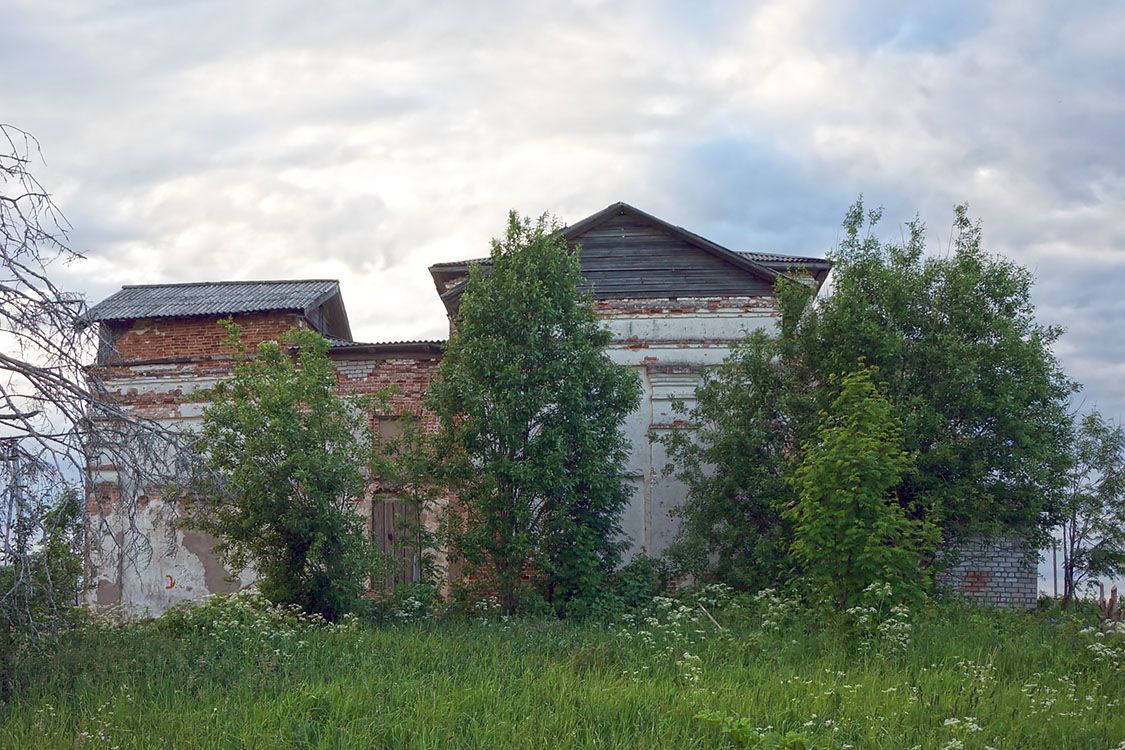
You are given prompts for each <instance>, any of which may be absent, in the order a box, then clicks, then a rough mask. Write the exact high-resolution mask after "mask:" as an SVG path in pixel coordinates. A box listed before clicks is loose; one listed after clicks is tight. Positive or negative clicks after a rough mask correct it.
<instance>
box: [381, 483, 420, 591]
mask: <svg viewBox="0 0 1125 750" xmlns="http://www.w3.org/2000/svg"><path fill="white" fill-rule="evenodd" d="M421 520H422V519H421V516H420V514H419V513H418V506H417V504H415V503H405V502H403V501H402V500H400V499H399V498H398V497H396V496H394V495H377V496H376V497H375V498H374V499H373V500H372V502H371V537H372V539H374V540H375V543H376V544H378V545H379V548H380V549H381V550H382V551H383V552H385V553H386V554H388V555H390V557H391V558H392V560H393V563H394V565H393V568H392V570H391V571H390V572H389V573H388V575H387V578H386V580H385V581H382V582H380V581H372V584H373V587H374V588H382V589H383V590H385V591H389V590H390V589H391V588H393V587H394V586H395V585H397V584H400V583H417V582H419V581H421V580H422V548H421V543H420V540H419V530H420V528H421V526H420V525H421Z"/></svg>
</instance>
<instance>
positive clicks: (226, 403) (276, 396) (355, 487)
mask: <svg viewBox="0 0 1125 750" xmlns="http://www.w3.org/2000/svg"><path fill="white" fill-rule="evenodd" d="M226 326H227V329H228V333H229V336H228V338H227V344H228V345H229V346H231V347H232V348H233V349H234V351H235V352H236V358H235V363H234V368H233V372H232V374H231V376H230V377H229V378H226V379H224V380H222V381H220V382H219V383H217V384H216V385H215V386H214V387H213V388H211V389H209V390H208V391H207V392H206V393H203V394H201V399H204V400H206V401H207V402H208V404H207V406H206V408H205V409H204V412H203V426H202V429H201V432H200V435H199V439H198V441H197V449H198V451H199V453H200V454H201V456H202V460H203V463H204V465H205V468H206V469H207V470H208V476H209V480H208V481H207V483H206V484H205V485H202V486H201V487H199V488H196V492H195V493H194V495H195V496H194V498H193V499H194V502H193V506H192V511H193V512H192V514H191V522H192V523H193V524H194V525H195V526H197V527H199V528H202V529H203V530H206V531H208V532H210V533H212V534H214V535H215V536H217V537H218V538H219V539H220V544H219V545H218V548H217V551H218V552H219V553H220V554H221V555H222V556H223V557H224V559H225V560H226V561H227V562H228V563H229V564H230V565H231V566H233V567H234V568H236V569H242V568H244V567H245V566H247V565H248V564H253V566H254V567H255V568H256V570H257V572H258V576H259V577H258V586H259V588H260V590H261V591H262V593H263V594H265V595H266V596H267V597H268V598H269V599H270V600H272V601H274V602H278V603H285V604H298V605H300V606H301V607H303V608H304V609H305V610H306V611H308V612H313V613H317V614H320V615H322V616H324V617H325V618H327V619H330V620H331V619H336V618H337V617H339V616H340V615H341V614H343V613H345V612H347V611H349V610H350V609H352V608H353V607H354V606H355V605H356V603H357V602H358V601H359V598H360V596H361V595H362V594H363V592H364V590H365V588H366V581H367V580H368V578H369V576H370V574H371V573H372V570H373V565H372V564H373V561H374V560H375V559H376V556H375V553H374V550H373V548H372V545H371V543H370V540H369V538H368V535H367V533H366V531H365V529H364V525H363V522H362V517H361V516H360V515H359V514H358V513H357V512H356V510H355V501H356V500H357V499H359V498H361V497H362V496H363V494H364V489H365V485H366V480H365V478H364V472H363V469H364V467H365V466H367V465H368V464H369V463H370V461H371V457H372V455H373V454H372V450H371V437H370V422H369V408H370V402H368V401H365V400H362V399H348V398H344V397H341V396H340V395H338V393H337V390H336V372H335V368H334V367H333V364H332V362H331V360H329V358H328V354H327V352H328V344H327V342H326V341H325V340H324V338H323V337H321V336H320V335H319V334H317V333H315V332H313V331H308V330H292V331H290V332H289V333H288V334H286V336H285V337H284V341H283V343H278V342H274V341H268V342H264V343H262V344H259V345H258V347H257V350H256V351H255V352H249V351H247V349H246V347H245V346H244V345H243V343H242V340H241V332H240V330H239V327H238V326H237V325H236V324H234V323H233V322H231V321H227V322H226ZM284 344H288V345H290V346H292V347H296V349H297V355H296V357H295V358H294V356H293V355H292V353H291V351H292V350H291V349H290V346H285V345H284Z"/></svg>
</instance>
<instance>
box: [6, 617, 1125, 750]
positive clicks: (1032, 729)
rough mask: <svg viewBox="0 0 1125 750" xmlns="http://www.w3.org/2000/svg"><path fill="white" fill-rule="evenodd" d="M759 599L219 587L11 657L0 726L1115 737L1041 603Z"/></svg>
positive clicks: (889, 740) (1056, 744) (452, 733)
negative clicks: (306, 618)
mask: <svg viewBox="0 0 1125 750" xmlns="http://www.w3.org/2000/svg"><path fill="white" fill-rule="evenodd" d="M775 605H776V602H774V603H773V604H771V603H770V602H768V601H764V602H763V600H759V602H758V604H757V605H755V604H753V603H745V604H744V606H742V607H737V606H715V607H714V611H713V612H711V608H708V612H710V613H711V614H713V615H714V617H715V619H716V621H717V622H712V621H711V620H710V619H709V618H707V617H704V616H703V615H702V614H701V612H702V611H701V610H699V609H698V608H697V607H696V606H695V603H694V602H688V603H687V604H681V603H678V602H676V603H670V604H666V605H664V606H663V609H661V608H659V607H658V608H656V609H655V610H653V611H651V612H648V613H646V614H644V615H642V616H638V617H635V618H632V620H631V622H625V621H619V622H616V623H614V624H613V625H596V624H585V625H583V624H571V623H565V622H554V621H522V620H511V621H504V620H502V619H500V618H492V619H478V620H459V621H456V620H440V621H437V620H432V619H424V620H421V621H416V622H408V623H401V624H396V625H387V626H378V627H377V626H371V625H362V624H359V623H354V622H353V623H349V624H344V625H340V626H330V627H329V626H323V625H319V624H316V623H308V622H301V621H299V620H298V618H296V617H295V616H289V615H285V616H271V617H259V616H257V615H255V614H253V613H250V614H247V613H248V612H250V609H247V608H245V607H243V608H242V609H238V608H235V610H234V611H233V613H232V606H233V605H231V604H230V603H229V602H225V603H224V602H217V603H214V604H211V605H208V607H207V608H205V609H204V610H203V611H201V612H199V613H196V614H192V615H187V616H184V615H177V616H174V617H173V618H172V619H167V618H165V619H164V620H160V621H156V622H154V623H147V624H141V625H133V626H127V627H112V628H111V627H89V628H86V629H84V630H82V631H79V632H73V633H69V634H66V635H63V636H61V637H59V638H58V639H57V640H56V641H54V642H52V643H50V644H47V645H46V646H45V648H44V649H43V650H41V651H37V652H30V651H29V652H27V653H25V654H23V655H22V656H21V658H20V660H19V666H18V671H17V673H16V675H15V678H16V685H17V689H16V694H15V696H14V698H13V700H12V701H11V702H10V703H9V704H8V705H0V745H3V746H4V747H11V748H63V747H66V748H69V747H83V748H154V747H175V748H226V747H231V748H237V747H248V748H275V747H300V748H304V747H308V748H314V747H315V748H345V747H347V748H350V747H362V748H545V747H552V748H554V747H582V748H585V747H589V748H595V747H596V748H618V747H620V748H626V747H627V748H657V747H668V748H704V747H729V746H733V745H734V743H736V742H743V743H745V744H748V745H749V746H760V747H777V746H786V745H779V744H778V743H780V742H782V740H781V739H780V736H781V735H784V734H785V733H789V734H790V740H789V741H791V742H794V743H799V744H793V745H790V746H791V747H834V748H846V747H852V748H896V749H897V748H915V747H917V748H926V749H928V748H958V747H964V748H985V747H993V748H1036V747H1041V748H1082V749H1084V750H1085V749H1087V748H1105V749H1110V748H1118V747H1122V745H1120V744H1119V743H1122V742H1123V741H1125V706H1123V705H1122V699H1123V697H1125V680H1123V676H1125V672H1123V671H1122V669H1123V667H1122V662H1121V655H1122V652H1123V651H1125V649H1122V648H1121V647H1120V645H1119V644H1120V641H1119V640H1116V639H1118V638H1119V637H1118V636H1113V635H1111V636H1109V637H1108V638H1109V640H1107V639H1106V637H1102V638H1098V637H1096V636H1094V635H1092V634H1091V633H1089V632H1086V633H1083V632H1082V630H1081V627H1080V624H1079V623H1076V622H1073V621H1071V620H1069V619H1066V618H1061V617H1059V616H1058V615H1041V614H1039V615H1037V614H1005V613H999V612H986V611H978V610H974V609H970V608H967V607H962V606H954V605H942V606H934V607H932V608H930V609H927V610H925V611H924V612H922V613H920V614H917V615H915V616H912V618H911V620H910V622H909V626H908V631H909V635H908V637H906V638H903V637H902V635H901V634H902V628H899V631H898V632H899V635H898V636H897V640H895V639H893V638H892V639H887V638H885V637H883V635H881V634H880V633H879V631H878V630H877V629H872V630H871V631H870V632H868V634H867V635H866V636H864V635H863V634H857V633H856V631H855V630H854V629H851V630H849V629H844V628H840V627H836V626H828V625H823V624H821V623H819V622H815V621H812V620H811V619H810V616H809V615H807V614H803V613H801V612H800V611H798V610H789V611H785V612H782V613H781V615H777V611H776V610H777V606H775ZM240 606H241V605H240ZM771 612H772V613H773V615H777V616H771ZM177 618H178V619H177ZM720 628H721V629H720ZM1092 643H1098V644H1100V645H1101V647H1102V651H1101V652H1097V653H1096V651H1097V649H1093V650H1092V649H1091V648H1090V645H1091V644H1092ZM1107 649H1108V652H1109V654H1108V656H1107V655H1106V653H1105V651H1106V650H1107ZM701 715H703V716H710V717H712V720H711V721H705V720H701V719H700V718H699V717H700V716H701ZM724 726H725V728H726V730H727V731H726V732H724V731H723V728H724Z"/></svg>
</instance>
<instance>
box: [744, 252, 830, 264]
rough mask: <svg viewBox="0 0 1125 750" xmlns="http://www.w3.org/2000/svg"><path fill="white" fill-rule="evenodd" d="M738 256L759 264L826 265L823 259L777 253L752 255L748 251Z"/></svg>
mask: <svg viewBox="0 0 1125 750" xmlns="http://www.w3.org/2000/svg"><path fill="white" fill-rule="evenodd" d="M738 254H739V255H745V256H746V257H747V258H750V259H751V260H756V261H758V262H759V263H793V264H796V265H808V264H816V263H827V262H828V261H827V260H825V259H824V258H810V257H807V256H804V255H781V254H779V253H754V252H750V251H739V253H738Z"/></svg>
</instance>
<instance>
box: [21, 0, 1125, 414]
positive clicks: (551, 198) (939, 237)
mask: <svg viewBox="0 0 1125 750" xmlns="http://www.w3.org/2000/svg"><path fill="white" fill-rule="evenodd" d="M0 4H2V5H3V6H4V7H3V8H2V11H3V17H4V18H5V21H6V22H5V37H4V42H5V43H4V45H3V46H2V47H0V65H3V66H4V67H5V69H6V70H9V71H18V74H16V75H8V76H6V78H5V81H4V84H3V86H4V99H3V101H4V104H5V105H6V107H5V112H4V114H3V119H4V120H5V121H11V122H14V123H16V124H18V125H21V126H22V127H25V128H27V129H29V130H31V131H32V132H34V133H35V134H36V135H38V136H39V137H40V139H41V140H42V142H43V145H44V149H45V152H46V154H47V157H48V159H49V163H48V165H47V167H45V168H44V169H43V170H42V172H43V176H44V179H45V180H46V181H47V184H48V185H49V186H51V187H53V189H54V190H55V192H56V195H57V196H58V197H59V199H60V202H62V205H63V207H64V209H65V210H66V211H67V213H68V215H69V216H70V217H71V219H72V221H73V223H74V224H75V235H74V239H75V243H76V244H77V245H78V246H80V247H82V248H83V249H84V250H86V251H87V252H88V254H89V256H90V260H89V261H88V263H87V264H86V265H85V269H86V270H85V271H82V270H75V269H66V270H65V271H64V272H63V274H64V277H65V278H66V279H67V280H68V281H71V282H72V283H73V284H74V285H75V286H77V287H78V288H80V289H82V290H83V291H86V292H87V293H88V294H90V295H91V296H93V297H100V296H103V295H104V294H106V293H108V292H109V291H111V290H112V289H113V288H114V287H115V286H116V285H118V284H120V283H126V282H134V283H135V282H144V281H156V280H162V281H186V280H191V279H194V278H199V277H200V276H204V275H205V276H208V277H212V278H215V277H230V278H247V277H251V276H301V275H308V276H313V275H316V276H322V275H335V276H339V277H340V278H341V279H342V281H343V283H344V294H345V298H346V299H347V300H348V305H349V309H350V311H351V314H352V317H353V319H354V325H353V328H354V329H355V331H356V333H357V335H359V336H363V337H366V338H404V337H414V336H433V335H438V334H440V332H441V330H442V329H443V327H444V313H443V310H442V308H441V305H440V304H439V303H438V301H437V300H436V298H435V297H434V295H433V290H432V285H431V283H430V280H429V278H428V275H427V273H426V271H425V267H426V265H427V264H428V263H431V262H434V261H438V260H449V259H452V258H457V257H464V256H475V255H480V254H482V253H484V252H486V251H487V247H488V239H489V238H490V237H491V236H492V235H494V234H496V233H497V232H498V231H500V230H501V228H502V226H503V220H504V216H505V212H506V211H507V210H508V209H509V208H513V207H514V208H517V209H519V210H521V211H524V212H526V213H539V212H541V211H543V210H551V211H554V212H555V213H557V214H558V215H559V216H560V217H561V218H562V219H564V220H573V219H575V218H580V217H581V216H583V215H585V214H587V213H589V212H592V211H594V210H597V209H599V208H601V207H603V206H605V205H607V204H608V203H610V202H612V201H615V200H628V201H630V202H633V203H635V204H637V205H638V206H640V207H642V208H645V209H647V210H650V211H652V212H654V213H656V214H658V215H661V216H664V217H666V218H668V219H669V220H672V221H674V222H676V223H679V224H682V225H684V226H686V227H688V228H690V229H693V230H695V231H699V232H700V233H702V234H705V235H708V236H712V237H713V238H714V239H716V240H717V241H719V242H722V243H724V244H727V245H730V246H732V247H737V248H747V249H760V250H775V251H782V252H785V251H789V252H819V251H823V250H824V249H826V248H828V247H830V246H831V245H832V244H834V243H835V241H836V239H837V236H838V226H839V221H840V219H841V217H842V215H843V212H844V210H845V209H846V208H847V206H848V204H849V203H850V202H851V201H852V200H854V198H855V197H856V195H858V194H859V193H861V192H862V193H864V194H866V196H867V198H868V201H869V202H870V203H873V204H883V205H885V206H886V208H887V217H888V231H893V227H892V226H891V224H890V222H892V221H898V220H903V219H907V218H909V217H910V216H912V215H913V214H914V213H915V212H917V213H919V214H920V215H921V216H922V218H923V219H925V220H926V221H927V222H928V223H929V225H930V227H931V237H932V238H933V242H934V247H935V250H937V249H939V248H940V245H941V243H942V242H943V241H945V240H947V239H948V221H949V217H950V207H951V206H952V205H953V204H954V203H956V202H960V201H966V200H967V201H968V202H969V203H970V204H971V205H972V208H973V213H974V214H975V215H977V216H980V217H981V218H982V219H983V221H984V224H985V231H986V238H987V240H988V244H989V246H990V247H991V248H993V249H995V250H998V251H1001V252H1004V253H1005V254H1007V255H1009V256H1010V257H1013V258H1014V259H1016V260H1017V261H1018V262H1020V263H1023V264H1025V265H1027V266H1029V267H1031V268H1032V269H1033V270H1034V271H1035V272H1036V275H1037V278H1038V279H1039V285H1038V287H1037V291H1036V299H1037V300H1038V302H1039V306H1040V315H1041V317H1042V318H1043V320H1044V321H1045V322H1058V323H1062V324H1064V325H1066V326H1067V327H1068V333H1067V334H1066V335H1065V336H1064V338H1063V340H1062V341H1061V342H1060V346H1059V351H1060V355H1061V356H1063V358H1064V360H1065V361H1066V363H1067V365H1068V366H1069V367H1071V369H1072V370H1073V372H1074V375H1075V376H1076V377H1078V378H1079V379H1080V380H1083V381H1085V382H1087V384H1088V389H1087V390H1088V398H1089V399H1091V400H1096V401H1097V402H1098V403H1099V404H1101V405H1102V406H1103V407H1104V408H1105V410H1106V411H1107V412H1108V413H1116V414H1121V413H1122V412H1125V391H1123V390H1122V386H1121V385H1120V384H1121V383H1125V377H1122V375H1125V373H1123V372H1122V361H1123V360H1125V351H1123V350H1125V343H1123V341H1125V336H1122V334H1121V333H1120V328H1121V327H1122V326H1125V311H1123V310H1122V309H1121V307H1120V304H1119V303H1120V299H1121V295H1120V293H1119V292H1118V289H1120V288H1121V283H1122V282H1125V269H1123V268H1122V262H1123V260H1122V255H1123V253H1125V250H1123V243H1125V215H1123V214H1122V212H1121V210H1120V207H1121V206H1122V205H1125V129H1122V128H1121V127H1120V122H1121V121H1122V115H1125V64H1122V63H1123V62H1125V61H1123V59H1122V58H1123V56H1125V55H1123V53H1122V50H1121V45H1120V39H1121V38H1122V34H1125V11H1122V10H1121V9H1120V8H1115V7H1111V6H1100V5H1098V4H1096V3H1092V2H1091V3H1088V4H1087V3H1080V4H1076V5H1072V6H1071V7H1069V8H1068V9H1067V10H1066V11H1065V12H1063V11H1060V10H1058V9H1057V8H1053V7H1051V6H1049V5H1047V4H1039V3H1000V2H997V3H990V4H980V3H975V2H958V3H954V4H937V5H935V4H908V5H903V4H901V3H894V2H890V0H870V1H869V2H864V3H859V4H858V5H841V4H838V3H828V2H823V1H822V2H812V1H810V2H788V1H787V0H784V1H783V0H776V1H775V2H765V3H756V4H749V5H748V4H744V3H735V2H722V1H720V0H708V1H707V2H701V3H693V4H691V6H690V9H688V6H686V5H684V4H682V3H674V2H661V3H657V4H653V3H648V2H641V1H640V0H626V1H625V2H616V3H610V2H599V1H597V0H588V1H587V2H581V3H573V4H565V5H564V4H550V5H548V4H533V3H517V2H514V0H505V1H503V2H490V3H473V4H453V3H442V4H432V5H427V6H425V7H421V6H418V5H417V4H416V3H411V2H405V1H401V2H386V3H377V4H371V3H357V2H351V1H349V0H330V1H328V2H324V3H316V4H311V3H298V2H292V1H288V2H287V1H281V0H279V1H277V2H268V3H267V2H261V3H254V2H250V3H233V4H232V3H223V2H218V1H217V0H191V1H188V2H177V3H150V2H142V1H141V0H135V1H125V2H117V3H114V4H108V5H106V4H99V5H92V4H87V3H81V2H72V3H69V2H60V3H50V4H45V3H37V2H36V3H33V2H11V0H9V1H8V2H4V0H0Z"/></svg>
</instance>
